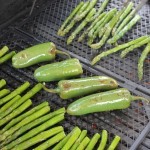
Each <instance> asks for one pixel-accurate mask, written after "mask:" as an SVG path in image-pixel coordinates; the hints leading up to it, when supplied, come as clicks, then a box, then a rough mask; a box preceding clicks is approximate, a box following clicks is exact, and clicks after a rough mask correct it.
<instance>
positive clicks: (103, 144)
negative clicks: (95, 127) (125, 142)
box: [97, 130, 108, 150]
mask: <svg viewBox="0 0 150 150" xmlns="http://www.w3.org/2000/svg"><path fill="white" fill-rule="evenodd" d="M107 139H108V132H107V131H106V130H103V131H102V139H101V142H100V144H99V147H98V149H97V150H104V149H105V147H106V143H107Z"/></svg>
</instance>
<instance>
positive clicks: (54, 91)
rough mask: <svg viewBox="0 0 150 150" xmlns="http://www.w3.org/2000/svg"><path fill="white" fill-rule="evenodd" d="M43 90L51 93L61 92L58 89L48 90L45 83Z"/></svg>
mask: <svg viewBox="0 0 150 150" xmlns="http://www.w3.org/2000/svg"><path fill="white" fill-rule="evenodd" d="M43 89H44V90H45V91H47V92H49V93H59V92H60V90H59V89H58V88H56V89H48V88H47V87H46V86H45V82H44V83H43Z"/></svg>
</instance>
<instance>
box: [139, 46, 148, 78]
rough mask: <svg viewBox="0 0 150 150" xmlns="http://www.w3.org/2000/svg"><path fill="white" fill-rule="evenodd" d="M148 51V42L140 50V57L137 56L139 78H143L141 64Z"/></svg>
mask: <svg viewBox="0 0 150 150" xmlns="http://www.w3.org/2000/svg"><path fill="white" fill-rule="evenodd" d="M148 53H150V43H149V44H147V46H146V48H145V49H144V51H143V52H142V54H141V57H140V58H139V61H138V77H139V80H142V78H143V64H144V60H145V59H146V57H147V55H148Z"/></svg>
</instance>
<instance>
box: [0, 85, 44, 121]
mask: <svg viewBox="0 0 150 150" xmlns="http://www.w3.org/2000/svg"><path fill="white" fill-rule="evenodd" d="M42 88H43V85H42V84H41V83H38V84H37V85H35V86H34V87H33V88H32V89H31V90H30V91H29V92H27V93H26V94H25V95H24V96H23V97H21V99H20V100H19V101H18V102H16V103H14V104H13V105H12V106H11V108H9V109H8V110H7V111H5V112H4V113H0V119H1V118H3V117H5V116H6V115H8V114H9V113H11V112H12V111H13V110H14V109H16V108H17V107H18V106H20V105H21V104H22V103H23V102H25V101H26V100H27V99H30V98H31V97H33V96H34V95H35V94H36V93H37V92H39V91H40V90H41V89H42Z"/></svg>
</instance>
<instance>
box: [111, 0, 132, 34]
mask: <svg viewBox="0 0 150 150" xmlns="http://www.w3.org/2000/svg"><path fill="white" fill-rule="evenodd" d="M133 5H134V4H133V3H132V2H130V3H129V4H128V6H127V7H125V10H124V12H123V13H122V15H121V16H120V18H119V21H118V22H117V24H116V25H115V27H114V28H113V30H112V35H113V36H114V35H115V32H116V30H117V28H118V26H119V25H120V23H121V22H122V21H123V20H124V19H125V18H126V17H127V15H128V14H129V13H130V11H131V10H132V8H133Z"/></svg>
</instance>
